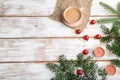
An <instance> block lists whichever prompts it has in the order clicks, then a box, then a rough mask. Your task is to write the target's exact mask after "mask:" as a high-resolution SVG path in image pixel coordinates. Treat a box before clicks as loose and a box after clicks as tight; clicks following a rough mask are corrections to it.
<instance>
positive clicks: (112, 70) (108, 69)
mask: <svg viewBox="0 0 120 80" xmlns="http://www.w3.org/2000/svg"><path fill="white" fill-rule="evenodd" d="M106 72H107V74H108V75H114V74H115V73H116V68H115V67H114V66H113V65H108V66H107V67H106Z"/></svg>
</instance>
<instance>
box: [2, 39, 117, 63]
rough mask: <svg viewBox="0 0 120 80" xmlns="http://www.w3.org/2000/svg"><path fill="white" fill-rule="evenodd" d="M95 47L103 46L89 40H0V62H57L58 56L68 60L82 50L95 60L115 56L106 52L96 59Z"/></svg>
mask: <svg viewBox="0 0 120 80" xmlns="http://www.w3.org/2000/svg"><path fill="white" fill-rule="evenodd" d="M96 47H103V48H104V49H105V50H106V48H105V44H103V43H101V42H100V41H99V40H94V39H89V41H85V40H83V39H79V38H78V39H1V40H0V62H7V61H9V62H10V61H53V60H58V56H59V55H62V54H64V55H66V56H67V57H68V59H70V58H74V59H75V58H76V55H77V54H79V53H81V52H82V51H83V50H84V49H88V50H89V52H90V53H89V55H88V56H93V57H94V59H96V60H111V59H115V58H116V56H115V55H113V54H112V53H111V52H109V51H108V50H106V53H105V56H103V57H101V58H98V57H95V56H94V54H93V50H94V49H95V48H96Z"/></svg>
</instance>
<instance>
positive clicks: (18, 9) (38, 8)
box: [0, 0, 119, 16]
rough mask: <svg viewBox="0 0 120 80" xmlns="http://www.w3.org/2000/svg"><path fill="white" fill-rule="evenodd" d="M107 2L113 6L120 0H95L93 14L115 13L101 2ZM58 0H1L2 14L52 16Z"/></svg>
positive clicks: (0, 9)
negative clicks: (108, 10)
mask: <svg viewBox="0 0 120 80" xmlns="http://www.w3.org/2000/svg"><path fill="white" fill-rule="evenodd" d="M100 1H102V2H105V3H107V4H109V5H111V6H113V7H115V6H116V4H117V3H118V2H119V0H93V5H92V11H91V16H94V15H95V16H105V15H113V14H111V13H109V12H107V11H106V10H104V9H103V8H102V7H100V5H99V2H100ZM56 2H57V0H12V1H11V0H1V1H0V4H1V6H0V15H1V16H50V15H51V14H52V13H53V11H54V8H55V6H56ZM26 3H27V4H26Z"/></svg>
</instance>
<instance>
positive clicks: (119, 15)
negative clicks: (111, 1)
mask: <svg viewBox="0 0 120 80" xmlns="http://www.w3.org/2000/svg"><path fill="white" fill-rule="evenodd" d="M100 5H101V6H102V7H103V8H105V9H106V10H108V11H109V12H112V13H113V14H116V15H117V17H115V18H102V19H100V20H97V23H99V24H103V23H111V22H112V23H114V22H116V21H120V3H118V4H117V9H116V10H115V9H114V8H113V7H111V6H110V5H107V4H106V3H103V2H100Z"/></svg>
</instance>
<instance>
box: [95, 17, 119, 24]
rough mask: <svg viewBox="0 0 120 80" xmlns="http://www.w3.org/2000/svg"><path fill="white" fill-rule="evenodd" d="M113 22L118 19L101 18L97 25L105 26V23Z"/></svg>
mask: <svg viewBox="0 0 120 80" xmlns="http://www.w3.org/2000/svg"><path fill="white" fill-rule="evenodd" d="M115 21H120V17H116V18H102V19H99V20H97V23H99V24H105V23H112V22H115Z"/></svg>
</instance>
